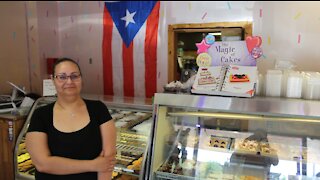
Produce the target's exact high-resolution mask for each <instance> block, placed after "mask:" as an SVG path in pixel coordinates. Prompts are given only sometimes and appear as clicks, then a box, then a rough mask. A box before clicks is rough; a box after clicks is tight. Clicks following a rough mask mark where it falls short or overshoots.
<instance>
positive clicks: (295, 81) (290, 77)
mask: <svg viewBox="0 0 320 180" xmlns="http://www.w3.org/2000/svg"><path fill="white" fill-rule="evenodd" d="M302 84H303V76H302V75H301V74H300V72H298V71H291V72H288V73H287V77H286V86H285V93H284V95H285V97H287V98H301V97H302Z"/></svg>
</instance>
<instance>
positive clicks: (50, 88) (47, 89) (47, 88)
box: [42, 79, 57, 96]
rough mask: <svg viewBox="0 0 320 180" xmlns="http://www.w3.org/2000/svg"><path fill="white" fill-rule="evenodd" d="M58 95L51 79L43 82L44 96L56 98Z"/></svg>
mask: <svg viewBox="0 0 320 180" xmlns="http://www.w3.org/2000/svg"><path fill="white" fill-rule="evenodd" d="M56 94H57V91H56V87H55V86H54V84H53V81H52V80H51V79H44V80H43V94H42V96H55V95H56Z"/></svg>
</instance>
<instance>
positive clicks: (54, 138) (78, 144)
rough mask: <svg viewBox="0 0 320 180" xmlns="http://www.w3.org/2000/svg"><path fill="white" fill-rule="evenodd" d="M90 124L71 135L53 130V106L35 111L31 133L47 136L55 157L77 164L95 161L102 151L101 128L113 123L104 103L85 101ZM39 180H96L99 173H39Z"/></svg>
mask: <svg viewBox="0 0 320 180" xmlns="http://www.w3.org/2000/svg"><path fill="white" fill-rule="evenodd" d="M84 102H85V104H86V106H87V109H88V112H89V117H90V122H89V123H88V125H87V126H85V127H84V128H82V129H80V130H78V131H75V132H70V133H65V132H61V131H59V130H57V129H56V128H55V127H54V126H53V106H54V103H51V104H48V105H46V106H43V107H39V108H38V109H36V110H35V111H34V113H33V115H32V118H31V121H30V125H29V129H28V132H32V131H37V132H44V133H46V134H47V136H48V146H49V150H50V152H51V155H52V156H61V157H66V158H71V159H78V160H90V159H94V158H96V157H97V156H98V155H99V154H100V153H101V151H102V138H101V132H100V125H101V124H103V123H105V122H107V121H109V120H111V119H112V117H111V115H110V113H109V111H108V108H107V107H106V105H105V104H103V103H102V102H101V101H93V100H86V99H84ZM35 178H36V179H37V180H51V179H52V180H82V179H83V180H96V179H97V173H96V172H85V173H80V174H70V175H52V174H46V173H41V172H38V171H36V173H35Z"/></svg>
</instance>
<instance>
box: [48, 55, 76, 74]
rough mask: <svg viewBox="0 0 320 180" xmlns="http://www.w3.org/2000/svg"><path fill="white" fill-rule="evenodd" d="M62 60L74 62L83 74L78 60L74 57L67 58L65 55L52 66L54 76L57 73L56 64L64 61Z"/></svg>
mask: <svg viewBox="0 0 320 180" xmlns="http://www.w3.org/2000/svg"><path fill="white" fill-rule="evenodd" d="M62 62H72V63H73V64H75V65H77V67H78V69H79V72H80V74H82V73H81V69H80V66H79V64H78V63H77V62H76V61H74V60H73V59H70V58H65V57H63V58H59V59H58V60H57V61H55V62H54V63H53V66H52V76H54V74H55V71H56V66H57V65H58V64H60V63H62Z"/></svg>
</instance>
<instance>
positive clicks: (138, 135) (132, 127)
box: [14, 95, 152, 180]
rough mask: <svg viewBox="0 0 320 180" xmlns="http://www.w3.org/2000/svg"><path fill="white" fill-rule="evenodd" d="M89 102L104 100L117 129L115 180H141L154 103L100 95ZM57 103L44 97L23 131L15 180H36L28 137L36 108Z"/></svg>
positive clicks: (92, 96) (18, 140)
mask: <svg viewBox="0 0 320 180" xmlns="http://www.w3.org/2000/svg"><path fill="white" fill-rule="evenodd" d="M83 97H84V98H85V99H92V100H101V101H102V102H103V103H105V104H106V105H107V107H108V109H109V113H110V114H111V116H112V117H113V119H114V120H115V124H116V126H117V143H116V148H117V155H116V160H117V164H116V166H115V169H114V172H113V179H125V178H129V179H139V178H140V177H141V176H142V173H143V171H144V169H143V167H144V163H145V157H146V156H145V153H146V151H147V145H148V140H149V135H150V131H151V128H150V127H151V123H152V105H151V101H150V100H148V99H142V98H132V99H130V98H119V97H112V96H100V95H83ZM55 100H56V97H42V98H40V99H39V100H38V101H36V103H35V105H34V106H33V108H32V109H31V110H30V114H29V116H28V118H27V120H26V122H25V124H24V127H23V128H22V130H21V132H20V134H19V137H18V139H17V144H16V147H15V156H14V162H15V163H14V164H15V177H16V179H17V180H34V179H35V178H34V172H35V167H34V165H33V164H32V161H31V159H30V156H29V154H28V152H27V150H26V148H25V133H26V132H27V128H28V125H29V123H30V118H31V116H32V113H33V112H34V110H35V109H36V108H39V107H41V106H45V105H47V104H49V103H52V102H54V101H55Z"/></svg>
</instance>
